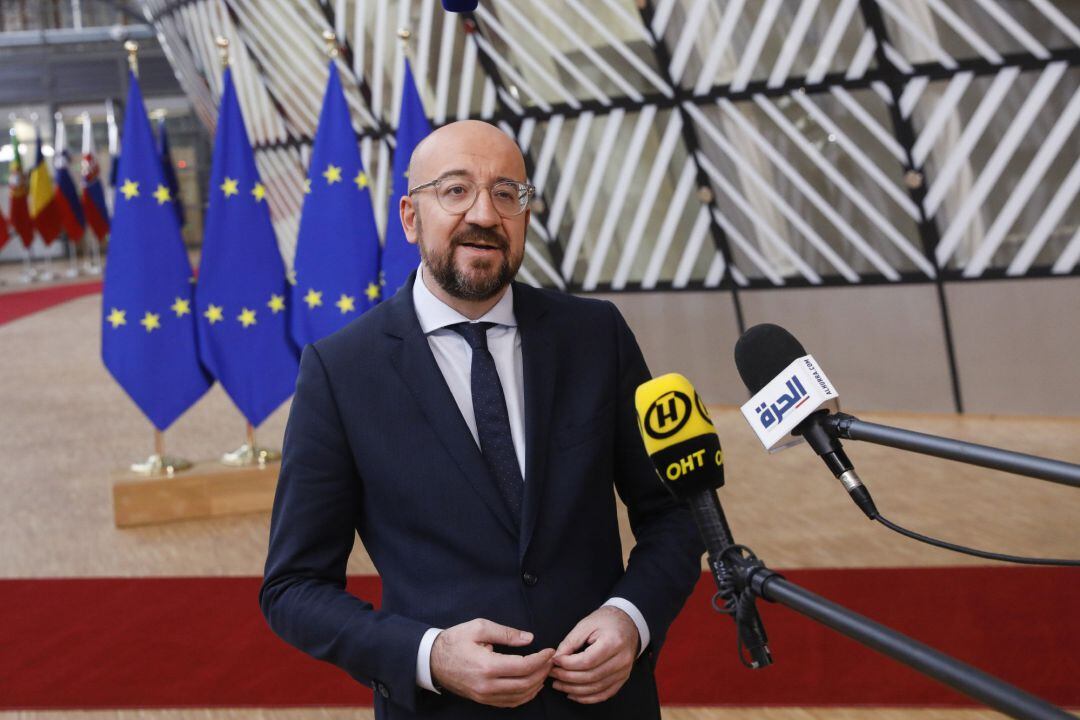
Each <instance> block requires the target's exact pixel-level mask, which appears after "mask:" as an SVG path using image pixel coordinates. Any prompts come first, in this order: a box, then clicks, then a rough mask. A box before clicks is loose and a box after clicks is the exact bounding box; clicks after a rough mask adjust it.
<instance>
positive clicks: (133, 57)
mask: <svg viewBox="0 0 1080 720" xmlns="http://www.w3.org/2000/svg"><path fill="white" fill-rule="evenodd" d="M124 50H126V51H127V54H128V67H130V68H131V73H132V74H133V75H134V76H135V77H139V43H137V42H135V41H134V40H128V41H127V42H125V43H124ZM130 110H131V109H130V108H129V109H128V111H129V112H130ZM190 467H191V461H190V460H186V459H184V458H179V457H169V456H168V455H166V454H165V433H164V432H163V431H161V430H158V429H157V428H154V454H153V455H151V456H150V457H149V458H147V459H146V461H145V462H141V463H134V464H132V466H131V470H132V472H136V473H139V474H140V475H167V476H169V477H171V476H172V475H173V474H174V473H176V472H178V471H180V470H187V469H188V468H190Z"/></svg>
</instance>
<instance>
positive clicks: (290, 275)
mask: <svg viewBox="0 0 1080 720" xmlns="http://www.w3.org/2000/svg"><path fill="white" fill-rule="evenodd" d="M285 280H286V282H288V283H289V284H290V285H295V284H296V271H295V270H289V271H288V272H287V273H285Z"/></svg>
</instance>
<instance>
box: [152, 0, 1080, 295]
mask: <svg viewBox="0 0 1080 720" xmlns="http://www.w3.org/2000/svg"><path fill="white" fill-rule="evenodd" d="M141 2H142V6H143V8H144V12H145V15H146V19H147V21H148V22H149V23H151V24H152V25H153V26H154V28H155V29H156V31H157V32H158V37H159V40H160V42H161V45H162V46H163V47H164V48H165V50H166V53H167V54H168V56H169V58H170V61H171V62H172V65H173V67H174V69H175V71H176V73H177V76H178V78H179V80H180V82H181V84H182V85H183V87H184V89H185V91H186V93H187V94H188V96H189V97H190V98H191V100H192V102H193V104H194V107H195V108H196V112H197V113H198V115H199V117H200V118H201V119H202V121H203V122H204V123H205V124H206V125H207V126H208V127H210V128H212V127H213V125H214V122H215V115H216V102H217V98H218V94H219V92H220V83H221V77H220V76H221V71H220V65H219V62H218V56H217V51H216V48H215V47H214V37H215V36H216V35H225V36H226V37H229V38H230V40H231V42H232V48H233V53H232V54H233V57H234V61H233V62H234V68H235V70H234V74H235V76H236V78H237V80H238V84H239V93H240V99H241V104H242V106H243V110H244V112H245V115H246V120H247V124H248V131H249V134H250V136H251V137H252V140H253V142H254V143H255V144H256V156H257V159H258V164H259V168H260V172H261V173H262V175H263V179H264V181H265V183H266V184H267V187H268V193H269V197H270V200H271V207H272V210H273V214H274V218H275V224H276V228H277V231H278V236H279V242H280V245H281V248H282V252H283V255H284V256H285V257H286V259H291V257H292V254H293V250H294V247H295V238H296V233H297V228H298V224H299V213H300V208H301V204H302V198H303V179H304V177H305V169H306V165H305V161H306V157H307V153H308V152H309V150H310V147H311V140H312V134H313V133H314V129H315V127H316V124H317V121H318V113H319V108H320V103H321V95H322V92H323V88H324V86H325V81H326V74H327V60H326V53H325V49H324V44H323V41H322V39H321V33H322V32H323V31H324V30H327V29H331V30H334V31H335V32H336V33H337V36H338V38H339V39H340V40H341V43H342V45H343V46H344V48H343V53H342V58H341V59H340V60H339V62H340V63H341V66H340V69H341V70H342V77H343V79H344V80H345V85H346V88H347V93H348V95H349V100H350V103H351V106H352V109H353V121H354V126H355V129H356V131H357V135H358V141H359V143H360V145H361V149H362V153H363V158H364V162H365V165H366V166H367V168H368V170H369V174H371V175H372V176H373V177H374V178H376V180H375V193H374V197H375V198H377V199H378V198H381V199H382V202H379V203H377V204H378V206H377V207H376V214H377V216H378V217H379V221H380V224H382V223H385V221H386V220H385V214H386V201H387V200H388V193H389V188H390V182H389V178H388V173H389V170H390V158H391V155H392V152H393V147H392V146H393V130H394V128H395V125H396V120H397V119H396V117H395V115H396V113H397V107H398V97H399V94H400V88H401V84H402V74H403V70H402V68H403V57H404V56H405V54H406V53H408V54H409V55H410V57H411V58H412V60H411V62H412V64H413V67H414V72H415V73H416V76H417V83H418V85H419V87H420V89H421V94H422V96H423V99H424V103H425V107H426V108H427V109H428V113H429V116H430V117H431V119H432V122H433V123H434V124H435V125H439V124H442V123H445V122H448V121H451V120H454V119H458V118H466V117H474V118H484V119H488V120H491V121H493V122H497V123H499V124H500V125H501V126H502V127H503V128H504V129H506V130H507V131H508V132H510V133H511V134H512V135H513V136H514V137H515V138H516V139H517V141H518V143H519V145H520V146H521V148H522V149H523V151H524V152H525V154H526V160H527V163H528V166H529V172H530V177H531V179H532V181H533V182H534V183H535V185H536V186H537V188H538V191H539V193H538V194H539V197H540V202H539V203H538V204H537V207H536V208H535V209H534V213H533V219H532V223H531V227H530V231H529V240H528V243H527V254H526V260H525V263H524V265H523V269H522V276H523V278H524V279H525V280H526V281H528V282H531V283H534V284H537V285H545V286H550V287H558V288H564V289H570V290H575V291H594V290H608V291H619V290H650V289H701V288H725V289H729V290H730V291H731V292H733V293H736V294H737V293H738V292H739V290H740V289H744V288H745V289H754V288H761V287H769V288H776V287H781V286H784V287H791V286H799V287H805V286H817V285H850V284H869V283H903V282H923V283H925V282H932V283H937V284H938V285H939V288H940V284H941V283H942V282H943V281H944V280H946V279H948V280H964V279H976V278H988V277H990V278H998V277H1030V276H1033V275H1034V276H1041V275H1076V274H1078V269H1077V268H1078V263H1080V152H1078V150H1080V130H1078V128H1077V124H1078V121H1080V27H1078V25H1080V3H1078V2H1074V1H1072V0H1068V1H1066V0H967V1H966V2H964V3H949V2H946V0H639V2H633V1H632V0H594V1H592V2H585V0H553V1H550V2H528V3H526V2H520V1H519V0H483V1H482V3H481V5H480V7H479V9H478V10H477V12H475V13H472V14H468V15H453V14H447V13H445V12H444V11H443V10H442V8H441V6H440V5H439V3H437V2H435V0H394V1H390V0H384V1H380V0H323V1H320V0H141ZM398 28H408V29H409V30H410V32H411V35H412V37H411V39H410V41H409V45H408V48H407V49H406V48H405V46H404V44H403V43H401V42H399V41H398V39H397V37H396V36H397V30H398Z"/></svg>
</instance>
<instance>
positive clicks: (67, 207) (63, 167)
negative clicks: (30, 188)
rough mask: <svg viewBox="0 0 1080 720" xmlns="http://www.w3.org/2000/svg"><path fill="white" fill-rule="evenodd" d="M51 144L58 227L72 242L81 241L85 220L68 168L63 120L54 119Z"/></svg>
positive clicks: (84, 229) (69, 157)
mask: <svg viewBox="0 0 1080 720" xmlns="http://www.w3.org/2000/svg"><path fill="white" fill-rule="evenodd" d="M54 137H55V140H54V142H53V172H54V173H56V206H57V210H58V212H59V214H60V225H61V226H62V227H63V228H64V232H66V233H67V236H68V239H70V240H71V241H72V242H78V241H80V240H82V237H83V233H85V232H86V219H85V218H84V217H83V211H82V203H80V202H79V191H78V190H76V189H75V181H73V180H72V179H71V173H70V172H68V166H69V165H70V164H71V156H70V155H68V151H67V131H66V130H65V129H64V120H63V118H60V117H57V119H56V135H55V136H54Z"/></svg>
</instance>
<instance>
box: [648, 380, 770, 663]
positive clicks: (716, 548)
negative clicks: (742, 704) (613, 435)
mask: <svg viewBox="0 0 1080 720" xmlns="http://www.w3.org/2000/svg"><path fill="white" fill-rule="evenodd" d="M634 405H635V407H636V409H637V417H638V429H639V430H640V431H641V439H642V440H643V441H644V442H645V450H646V452H648V453H649V458H650V459H651V460H652V462H653V466H654V467H655V468H656V474H657V475H659V476H660V480H661V482H663V483H664V487H666V488H667V489H668V490H669V491H670V492H671V493H672V494H673V495H674V496H675V497H676V498H678V499H680V500H682V501H683V502H685V503H686V504H687V505H688V506H689V507H690V512H691V514H692V515H693V516H694V522H696V523H697V526H698V530H699V531H700V532H701V537H702V539H703V540H704V541H705V549H706V551H707V552H708V555H709V566H710V567H711V568H712V571H713V578H714V579H715V581H716V587H717V590H719V593H718V594H719V595H720V597H722V598H723V600H724V605H725V610H724V612H727V613H730V614H732V615H738V617H736V618H735V619H736V628H737V631H738V635H739V642H740V647H743V648H745V649H746V651H747V652H748V653H749V654H750V660H749V661H745V660H744V662H747V664H748V665H750V666H751V667H755V668H759V667H767V666H768V665H771V664H772V654H771V653H770V652H769V644H768V643H769V639H768V637H767V636H766V634H765V627H764V626H763V625H762V623H761V618H760V617H759V616H758V614H757V610H756V609H755V608H754V605H753V603H749V604H747V605H745V606H744V607H745V609H744V610H742V612H741V614H740V613H738V612H736V610H737V608H738V605H737V604H736V599H735V597H734V595H733V583H732V573H733V568H732V565H731V562H732V559H731V557H729V554H730V552H737V551H738V546H736V545H735V541H734V540H733V539H732V537H731V529H730V528H729V527H728V524H727V518H725V517H724V509H723V508H722V507H720V498H718V497H717V496H716V489H717V488H719V487H723V485H724V451H723V450H721V448H720V438H719V437H718V436H717V435H716V428H714V427H713V423H712V418H710V417H709V411H708V410H706V409H705V403H704V402H702V400H701V396H700V395H698V394H697V391H696V390H694V386H693V385H692V384H690V381H689V380H687V379H686V378H685V377H683V376H682V375H679V374H678V373H668V374H667V375H661V376H660V377H658V378H654V379H652V380H649V381H648V382H645V383H642V384H641V385H639V386H638V389H637V392H636V393H635V394H634ZM714 602H715V601H714Z"/></svg>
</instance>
